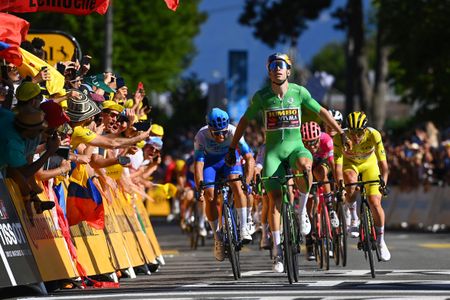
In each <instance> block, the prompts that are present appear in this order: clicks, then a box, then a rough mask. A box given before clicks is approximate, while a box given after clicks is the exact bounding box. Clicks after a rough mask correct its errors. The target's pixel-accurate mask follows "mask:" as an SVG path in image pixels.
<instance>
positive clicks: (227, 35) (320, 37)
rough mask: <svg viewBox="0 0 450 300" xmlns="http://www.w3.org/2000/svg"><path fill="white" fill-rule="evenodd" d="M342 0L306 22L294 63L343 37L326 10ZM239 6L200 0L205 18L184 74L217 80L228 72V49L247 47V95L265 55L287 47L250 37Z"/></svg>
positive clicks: (261, 73)
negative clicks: (191, 58) (192, 58)
mask: <svg viewBox="0 0 450 300" xmlns="http://www.w3.org/2000/svg"><path fill="white" fill-rule="evenodd" d="M293 1H297V0H293ZM311 1H314V0H311ZM345 3H346V0H334V1H333V3H332V5H331V6H330V8H329V9H327V10H324V11H323V12H322V14H321V15H320V17H319V18H318V19H317V20H316V21H314V22H309V24H308V29H306V31H305V32H304V33H303V34H302V36H301V37H300V40H299V47H298V48H299V49H298V53H297V58H296V59H297V64H299V65H300V66H304V65H305V64H308V63H309V62H310V61H311V59H312V57H313V56H314V55H315V54H316V53H318V52H319V51H320V49H321V48H322V47H323V46H324V45H326V44H327V43H330V42H332V41H343V40H344V38H345V34H344V32H342V31H337V30H335V29H334V28H333V25H334V24H335V23H336V21H335V20H334V19H332V18H331V16H330V13H331V12H332V11H334V10H335V8H336V7H339V6H342V5H344V4H345ZM243 7H244V0H226V1H223V0H203V1H202V3H201V4H200V10H201V11H205V12H207V13H208V14H209V17H208V20H207V21H206V22H205V23H204V24H203V25H202V27H201V32H200V34H199V35H198V36H197V37H196V39H195V45H196V47H197V50H198V55H197V56H196V58H195V59H194V61H193V63H192V65H191V67H190V68H189V69H188V70H187V72H186V73H192V72H195V73H197V75H198V76H199V78H200V79H202V80H204V81H206V82H218V81H219V80H220V79H223V78H224V77H226V76H227V75H228V70H227V59H228V51H229V50H247V51H248V60H249V69H248V77H249V78H248V80H249V84H248V87H247V88H248V93H249V95H251V94H253V93H254V92H255V91H257V90H258V89H259V88H261V86H262V84H263V80H264V78H265V75H266V69H265V62H266V59H267V57H268V56H269V55H270V54H272V53H274V52H287V49H288V47H287V46H285V45H279V46H277V47H275V48H274V49H271V48H270V47H268V46H266V45H264V44H263V43H262V42H260V41H259V40H257V39H256V38H254V37H253V34H252V28H250V27H247V26H242V25H240V24H239V22H238V18H239V15H240V14H241V12H242V11H243V9H244V8H243Z"/></svg>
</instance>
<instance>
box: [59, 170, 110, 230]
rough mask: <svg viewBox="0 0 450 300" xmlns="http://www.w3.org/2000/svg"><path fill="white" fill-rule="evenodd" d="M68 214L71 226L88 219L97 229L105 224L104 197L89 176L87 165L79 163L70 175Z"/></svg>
mask: <svg viewBox="0 0 450 300" xmlns="http://www.w3.org/2000/svg"><path fill="white" fill-rule="evenodd" d="M66 216H67V221H68V222H69V226H72V225H76V224H78V223H80V222H81V221H86V222H87V223H88V224H89V225H90V226H91V227H93V228H95V229H103V228H104V226H105V211H104V208H103V199H102V196H101V194H100V192H99V190H98V189H97V187H96V186H95V185H94V183H93V182H92V179H90V178H89V177H88V174H87V170H86V166H85V165H77V167H76V168H75V170H74V171H73V172H72V175H71V176H70V183H69V187H68V189H67V202H66Z"/></svg>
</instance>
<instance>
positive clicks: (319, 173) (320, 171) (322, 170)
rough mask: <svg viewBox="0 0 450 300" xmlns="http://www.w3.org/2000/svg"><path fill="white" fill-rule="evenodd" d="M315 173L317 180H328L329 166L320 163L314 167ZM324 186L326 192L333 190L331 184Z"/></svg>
mask: <svg viewBox="0 0 450 300" xmlns="http://www.w3.org/2000/svg"><path fill="white" fill-rule="evenodd" d="M313 175H314V178H316V180H317V181H322V182H323V181H328V168H327V167H326V166H324V165H323V164H319V165H318V166H316V167H315V168H314V169H313ZM323 188H324V192H325V193H329V192H331V186H330V184H325V185H324V186H323Z"/></svg>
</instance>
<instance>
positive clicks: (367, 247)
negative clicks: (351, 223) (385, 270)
mask: <svg viewBox="0 0 450 300" xmlns="http://www.w3.org/2000/svg"><path fill="white" fill-rule="evenodd" d="M361 212H362V215H361V224H362V237H361V239H362V243H363V244H362V246H363V250H364V252H365V254H366V258H367V257H368V258H369V265H370V274H371V275H372V278H375V266H374V262H373V253H372V242H371V232H370V230H369V226H370V225H369V207H368V206H367V203H365V202H362V203H361Z"/></svg>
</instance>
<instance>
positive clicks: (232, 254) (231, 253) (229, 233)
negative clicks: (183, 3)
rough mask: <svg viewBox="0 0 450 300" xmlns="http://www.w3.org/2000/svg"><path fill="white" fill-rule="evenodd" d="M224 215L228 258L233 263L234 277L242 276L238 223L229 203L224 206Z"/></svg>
mask: <svg viewBox="0 0 450 300" xmlns="http://www.w3.org/2000/svg"><path fill="white" fill-rule="evenodd" d="M223 215H224V219H225V233H226V240H227V243H226V247H227V248H226V249H227V252H228V259H229V260H230V263H231V268H232V270H233V276H234V279H235V280H237V279H238V278H240V277H241V268H240V264H239V252H238V251H236V241H237V237H236V235H235V232H236V231H235V227H234V226H236V224H235V223H234V222H233V216H232V211H231V209H230V207H229V206H228V205H224V206H223Z"/></svg>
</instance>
